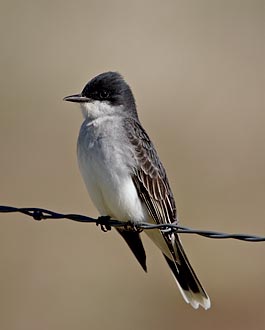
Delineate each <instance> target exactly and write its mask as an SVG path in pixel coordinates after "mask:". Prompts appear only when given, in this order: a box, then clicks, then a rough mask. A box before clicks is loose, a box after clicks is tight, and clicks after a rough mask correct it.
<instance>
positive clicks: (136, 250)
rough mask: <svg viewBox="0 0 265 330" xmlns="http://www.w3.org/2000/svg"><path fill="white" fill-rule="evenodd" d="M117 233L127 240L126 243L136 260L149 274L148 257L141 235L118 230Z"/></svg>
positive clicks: (135, 232)
mask: <svg viewBox="0 0 265 330" xmlns="http://www.w3.org/2000/svg"><path fill="white" fill-rule="evenodd" d="M117 231H118V232H119V233H120V234H121V236H122V237H123V238H124V239H125V241H126V243H127V244H128V246H129V248H130V249H131V251H132V252H133V254H134V255H135V257H136V259H137V260H138V261H139V263H140V265H141V266H142V267H143V270H144V271H145V272H147V267H146V255H145V250H144V246H143V243H142V240H141V237H140V234H139V233H138V232H137V231H132V230H131V231H129V230H121V229H117Z"/></svg>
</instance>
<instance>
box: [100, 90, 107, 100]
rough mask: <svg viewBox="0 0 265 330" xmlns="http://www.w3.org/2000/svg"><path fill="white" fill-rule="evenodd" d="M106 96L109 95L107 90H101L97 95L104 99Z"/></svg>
mask: <svg viewBox="0 0 265 330" xmlns="http://www.w3.org/2000/svg"><path fill="white" fill-rule="evenodd" d="M108 96H109V92H108V91H106V90H102V91H100V92H99V97H100V98H101V99H106V98H107V97H108Z"/></svg>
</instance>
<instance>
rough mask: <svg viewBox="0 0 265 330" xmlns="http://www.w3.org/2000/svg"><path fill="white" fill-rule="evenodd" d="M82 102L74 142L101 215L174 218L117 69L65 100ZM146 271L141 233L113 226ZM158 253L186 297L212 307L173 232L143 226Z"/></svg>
mask: <svg viewBox="0 0 265 330" xmlns="http://www.w3.org/2000/svg"><path fill="white" fill-rule="evenodd" d="M64 100H65V101H70V102H77V103H79V104H80V106H81V111H82V113H83V117H84V122H83V124H82V126H81V128H80V133H79V137H78V142H77V156H78V163H79V168H80V171H81V174H82V177H83V179H84V181H85V184H86V187H87V190H88V192H89V194H90V197H91V199H92V201H93V203H94V204H95V206H96V208H97V209H98V211H99V213H100V214H101V216H109V217H111V218H113V219H116V220H121V221H130V222H132V223H133V224H136V225H137V223H139V222H149V223H152V224H164V223H172V222H177V212H176V206H175V201H174V197H173V194H172V191H171V189H170V186H169V182H168V179H167V175H166V171H165V169H164V167H163V165H162V163H161V161H160V159H159V157H158V154H157V152H156V150H155V147H154V145H153V143H152V141H151V140H150V138H149V136H148V135H147V133H146V131H145V130H144V128H143V127H142V125H141V123H140V120H139V118H138V114H137V110H136V104H135V99H134V96H133V93H132V91H131V89H130V87H129V85H128V84H127V83H126V82H125V81H124V79H123V77H122V76H121V75H120V74H119V73H117V72H105V73H102V74H100V75H98V76H96V77H95V78H93V79H92V80H91V81H89V82H88V83H87V84H86V86H85V87H84V89H83V91H82V92H81V94H76V95H71V96H67V97H65V98H64ZM117 230H118V232H119V233H120V235H121V236H122V237H123V238H124V239H125V241H126V242H127V244H128V246H129V247H130V249H131V250H132V252H133V253H134V255H135V257H136V258H137V260H138V261H139V263H140V264H141V266H142V268H143V269H144V270H145V271H146V270H147V268H146V255H145V250H144V247H143V244H142V241H141V237H140V233H139V231H136V230H132V229H131V230H129V229H128V228H127V229H126V228H123V229H122V228H119V229H117ZM146 234H147V235H148V236H149V237H150V238H151V240H152V241H153V242H154V243H155V244H156V245H157V247H158V248H159V249H160V250H161V251H162V253H163V256H164V258H165V260H166V262H167V264H168V266H169V267H170V269H171V272H172V274H173V276H174V278H175V280H176V282H177V284H178V287H179V289H180V292H181V294H182V296H183V298H184V300H185V301H186V302H187V303H189V304H191V306H192V307H194V308H198V307H199V305H201V306H202V307H203V308H205V309H208V308H210V305H211V303H210V299H209V297H208V295H207V293H206V291H205V290H204V289H203V287H202V285H201V283H200V282H199V280H198V278H197V276H196V274H195V272H194V270H193V269H192V267H191V265H190V263H189V261H188V258H187V256H186V254H185V252H184V249H183V246H182V244H181V241H180V239H179V237H178V235H177V234H173V233H172V232H163V231H162V232H161V231H160V230H157V229H155V230H147V231H146Z"/></svg>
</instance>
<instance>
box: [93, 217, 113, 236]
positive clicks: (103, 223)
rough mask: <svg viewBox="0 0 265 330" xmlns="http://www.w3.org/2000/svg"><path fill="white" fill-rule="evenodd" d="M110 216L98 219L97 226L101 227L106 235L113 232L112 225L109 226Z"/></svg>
mask: <svg viewBox="0 0 265 330" xmlns="http://www.w3.org/2000/svg"><path fill="white" fill-rule="evenodd" d="M109 220H110V216H108V215H104V216H101V217H98V219H97V222H96V225H97V226H100V228H101V230H102V231H104V233H106V232H107V231H110V230H111V225H110V224H109Z"/></svg>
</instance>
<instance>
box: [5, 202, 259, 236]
mask: <svg viewBox="0 0 265 330" xmlns="http://www.w3.org/2000/svg"><path fill="white" fill-rule="evenodd" d="M14 212H19V213H22V214H25V215H28V216H30V217H32V218H34V219H35V220H44V219H69V220H73V221H78V222H88V223H95V224H96V225H99V226H100V227H101V229H102V230H103V231H108V230H110V229H111V227H132V228H134V229H136V230H149V229H160V230H161V231H167V232H170V231H172V232H177V233H180V234H196V235H200V236H203V237H207V238H218V239H227V238H232V239H237V240H241V241H247V242H264V241H265V237H264V236H256V235H250V234H227V233H220V232H216V231H210V230H199V229H192V228H187V227H182V226H179V225H177V224H176V223H170V224H169V223H167V224H157V225H153V224H150V223H147V222H141V223H139V224H137V225H135V224H133V223H131V222H124V221H118V220H113V219H110V218H109V217H99V218H98V219H94V218H91V217H87V216H85V215H81V214H62V213H57V212H53V211H50V210H46V209H41V208H36V207H23V208H17V207H12V206H0V213H14Z"/></svg>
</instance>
